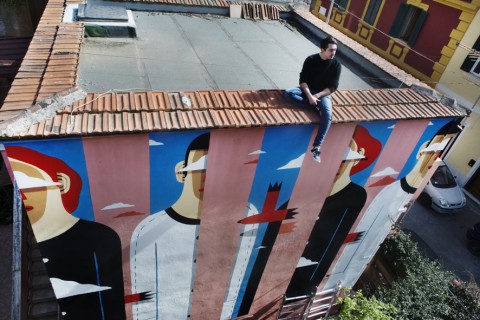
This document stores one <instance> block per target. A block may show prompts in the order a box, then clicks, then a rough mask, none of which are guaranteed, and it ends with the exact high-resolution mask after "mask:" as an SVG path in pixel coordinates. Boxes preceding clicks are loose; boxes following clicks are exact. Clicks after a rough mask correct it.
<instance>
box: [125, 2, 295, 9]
mask: <svg viewBox="0 0 480 320" xmlns="http://www.w3.org/2000/svg"><path fill="white" fill-rule="evenodd" d="M123 2H141V3H155V4H173V5H182V6H202V7H220V8H228V7H230V5H232V4H236V5H244V4H245V1H224V0H134V1H131V0H123ZM252 2H253V1H252ZM256 4H258V5H261V4H262V3H256ZM263 4H265V3H263ZM268 6H270V7H273V8H275V9H277V10H279V11H290V10H291V8H290V6H288V5H284V4H281V3H269V4H268Z"/></svg>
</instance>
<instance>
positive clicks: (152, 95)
mask: <svg viewBox="0 0 480 320" xmlns="http://www.w3.org/2000/svg"><path fill="white" fill-rule="evenodd" d="M333 105H334V106H333V119H332V121H333V122H334V123H341V122H352V121H353V122H358V121H377V120H397V119H422V118H427V119H429V118H439V117H458V116H464V114H462V113H460V112H459V111H457V110H455V109H452V108H450V107H447V106H446V105H444V104H443V103H441V102H440V101H438V100H437V99H435V98H433V97H430V96H428V95H424V94H420V93H418V92H415V91H414V90H412V89H377V90H340V91H336V92H335V93H334V94H333ZM318 121H319V116H318V114H317V113H316V112H314V110H313V108H311V107H308V106H303V105H299V104H298V103H296V102H293V101H291V100H289V99H287V98H284V96H283V93H282V91H281V90H257V91H252V90H239V91H236V90H234V91H223V90H212V91H188V92H159V91H142V92H106V93H89V94H87V97H86V98H85V99H81V100H78V101H76V102H75V103H74V104H73V105H71V106H68V107H66V108H65V109H63V110H59V111H57V114H56V115H55V117H54V118H52V119H49V120H46V121H42V122H40V123H37V124H34V125H32V126H31V127H30V130H28V132H26V133H23V134H20V135H18V136H16V137H17V138H18V137H23V138H39V137H60V136H61V137H64V136H90V135H105V134H115V133H140V132H151V131H166V130H191V129H207V128H244V127H258V126H278V125H298V124H311V123H316V122H318Z"/></svg>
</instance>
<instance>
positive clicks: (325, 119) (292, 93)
mask: <svg viewBox="0 0 480 320" xmlns="http://www.w3.org/2000/svg"><path fill="white" fill-rule="evenodd" d="M312 94H316V92H312ZM285 96H286V97H288V98H292V99H294V100H296V101H299V102H301V103H303V104H307V105H310V103H309V102H308V99H307V97H306V96H305V94H304V93H303V91H302V88H300V87H295V88H290V89H287V90H285ZM312 107H315V109H316V110H317V112H318V114H319V115H320V126H319V127H318V132H317V136H316V137H315V140H313V147H314V148H315V147H320V145H321V144H322V143H323V140H324V139H325V136H326V135H327V132H328V129H329V128H330V124H331V123H332V97H331V96H324V97H321V98H320V101H319V102H317V105H316V106H312Z"/></svg>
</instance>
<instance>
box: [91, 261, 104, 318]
mask: <svg viewBox="0 0 480 320" xmlns="http://www.w3.org/2000/svg"><path fill="white" fill-rule="evenodd" d="M93 260H94V261H95V272H96V274H97V285H98V286H99V287H101V283H100V272H99V271H98V261H97V254H96V253H95V252H93ZM98 300H99V301H100V310H101V311H102V320H105V311H104V310H103V301H102V291H98Z"/></svg>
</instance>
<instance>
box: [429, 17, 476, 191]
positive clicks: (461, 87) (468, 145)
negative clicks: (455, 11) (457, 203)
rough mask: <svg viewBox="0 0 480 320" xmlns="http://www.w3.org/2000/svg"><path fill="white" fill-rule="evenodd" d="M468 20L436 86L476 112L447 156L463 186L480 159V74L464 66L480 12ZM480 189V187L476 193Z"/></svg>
mask: <svg viewBox="0 0 480 320" xmlns="http://www.w3.org/2000/svg"><path fill="white" fill-rule="evenodd" d="M465 20H466V21H468V22H469V27H468V29H467V30H466V32H465V35H464V36H463V38H462V39H461V40H460V43H461V45H462V46H457V47H456V49H455V52H454V54H453V55H452V59H451V60H450V62H449V64H448V65H447V67H446V70H445V72H444V73H443V75H442V77H441V78H440V80H439V82H438V84H437V85H436V87H435V89H437V90H438V91H440V92H441V93H443V94H445V95H447V96H449V97H452V98H454V99H455V100H456V101H457V103H458V104H459V105H460V106H462V107H464V108H465V109H468V110H471V112H472V113H471V115H470V117H468V118H466V119H465V120H464V125H465V129H464V130H463V132H462V134H461V135H460V136H459V138H458V141H457V143H456V144H455V146H454V147H453V148H452V150H451V152H450V153H449V154H448V157H447V158H446V160H447V162H448V164H449V166H450V168H451V169H452V171H453V172H454V174H455V175H456V176H457V180H458V182H459V183H460V184H461V185H462V186H466V185H467V184H468V183H469V181H470V179H472V178H473V177H474V176H475V174H476V172H477V171H478V170H479V162H480V150H479V148H478V147H477V146H478V137H479V136H480V121H479V119H480V102H479V99H480V90H479V87H480V78H479V77H478V76H475V75H473V74H471V73H468V72H465V71H464V70H462V69H461V68H460V67H461V65H462V64H463V62H464V61H465V59H466V58H467V55H468V53H469V52H468V50H467V49H466V48H472V47H473V46H474V44H475V42H476V41H477V39H478V38H479V37H480V12H479V11H477V12H476V14H470V15H468V16H466V17H465ZM472 160H473V161H472ZM470 191H471V190H470ZM478 192H480V191H479V190H477V192H472V194H477V193H478Z"/></svg>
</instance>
